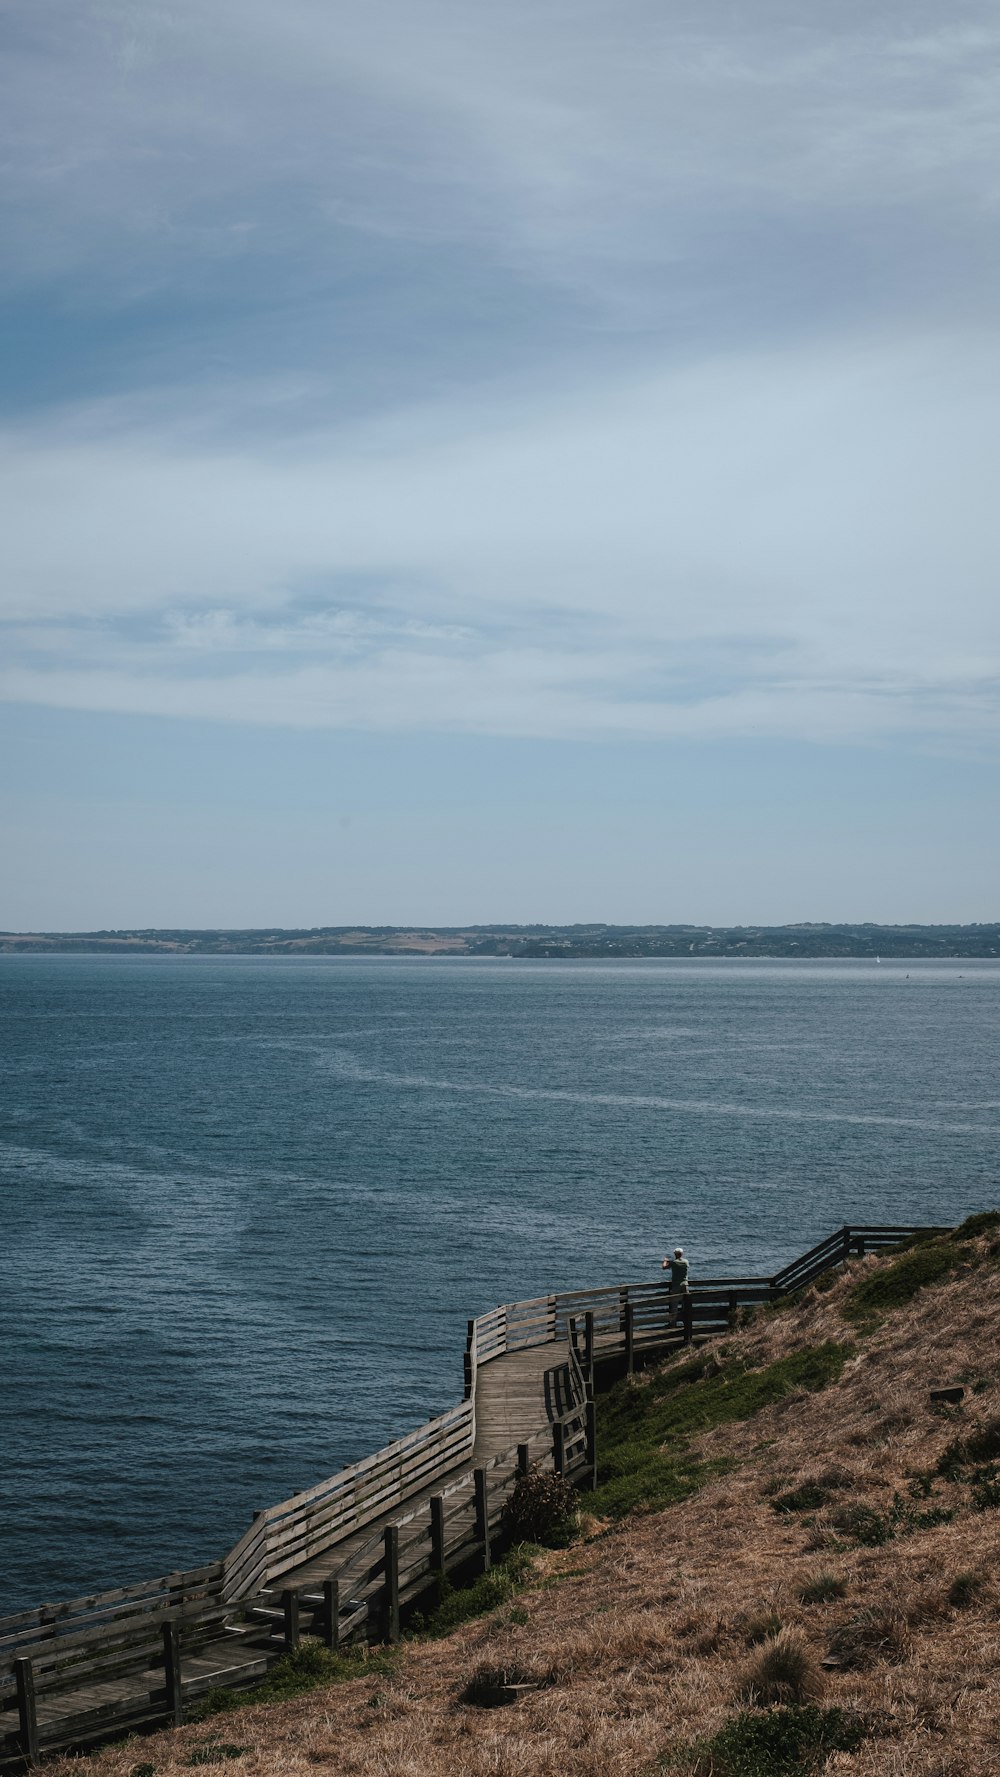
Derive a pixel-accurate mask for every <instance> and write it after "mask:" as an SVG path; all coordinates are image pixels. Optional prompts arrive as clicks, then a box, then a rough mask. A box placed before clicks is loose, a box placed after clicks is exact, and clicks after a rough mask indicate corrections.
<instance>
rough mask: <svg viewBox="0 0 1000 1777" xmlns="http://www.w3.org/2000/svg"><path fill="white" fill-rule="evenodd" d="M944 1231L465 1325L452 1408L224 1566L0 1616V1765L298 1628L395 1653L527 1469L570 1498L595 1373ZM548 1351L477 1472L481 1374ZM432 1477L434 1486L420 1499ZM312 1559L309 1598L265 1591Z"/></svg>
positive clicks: (131, 1719)
mask: <svg viewBox="0 0 1000 1777" xmlns="http://www.w3.org/2000/svg"><path fill="white" fill-rule="evenodd" d="M945 1231H946V1230H944V1229H941V1228H919V1227H915V1226H906V1227H898V1226H897V1227H889V1226H885V1225H865V1226H845V1227H843V1228H841V1229H839V1230H838V1231H837V1233H835V1234H832V1235H830V1236H829V1237H828V1238H827V1239H825V1240H822V1241H820V1242H819V1243H818V1245H816V1246H815V1247H813V1248H811V1249H810V1251H809V1252H807V1253H804V1254H802V1255H801V1257H799V1258H797V1259H795V1260H793V1261H792V1263H791V1264H789V1265H787V1266H785V1267H784V1269H783V1270H781V1271H778V1272H777V1273H775V1275H774V1276H772V1277H767V1278H762V1277H745V1278H706V1279H702V1280H701V1281H700V1282H698V1283H694V1284H692V1286H691V1288H690V1290H689V1291H688V1292H687V1293H686V1294H685V1295H683V1297H682V1298H681V1299H680V1300H678V1299H677V1298H676V1297H672V1296H671V1292H670V1290H669V1286H668V1285H667V1284H666V1283H664V1282H662V1281H655V1282H643V1283H637V1284H620V1285H615V1286H612V1287H610V1288H602V1289H593V1290H575V1291H568V1292H563V1293H560V1294H554V1295H549V1296H539V1297H536V1298H534V1299H532V1300H531V1301H526V1302H516V1303H511V1304H508V1305H507V1306H506V1307H501V1308H495V1309H492V1310H491V1311H490V1312H489V1313H487V1314H483V1315H480V1316H478V1317H477V1318H476V1319H475V1320H471V1321H470V1322H469V1329H468V1339H467V1345H466V1353H465V1398H464V1399H463V1400H462V1401H461V1402H460V1403H459V1405H458V1406H456V1407H453V1408H451V1409H450V1410H449V1411H448V1412H447V1413H442V1414H440V1415H439V1416H438V1417H437V1418H435V1419H432V1420H431V1421H429V1423H428V1424H426V1425H424V1426H421V1427H420V1428H419V1430H417V1431H414V1432H410V1433H408V1434H407V1435H406V1436H405V1437H402V1438H398V1439H397V1440H396V1441H395V1442H394V1443H392V1444H389V1445H388V1446H387V1447H386V1448H385V1449H383V1450H380V1451H378V1452H377V1453H376V1454H375V1455H373V1456H369V1457H365V1458H364V1459H363V1460H362V1461H361V1462H358V1463H354V1464H353V1465H352V1466H351V1467H350V1468H347V1469H343V1470H341V1471H340V1472H339V1473H338V1474H335V1475H332V1476H330V1477H329V1478H328V1479H327V1480H325V1481H320V1482H319V1483H317V1485H316V1486H314V1487H310V1488H308V1489H306V1490H305V1491H304V1492H302V1493H298V1494H295V1495H294V1496H293V1497H292V1498H290V1499H287V1500H284V1501H283V1502H282V1503H281V1504H280V1505H276V1506H271V1507H269V1508H268V1509H267V1510H266V1511H263V1512H259V1513H258V1514H257V1515H256V1516H255V1518H254V1521H253V1523H252V1524H251V1526H250V1528H249V1529H248V1530H247V1532H246V1534H245V1535H244V1536H243V1537H242V1538H241V1539H240V1541H239V1542H238V1543H237V1544H236V1546H235V1547H234V1548H233V1549H231V1550H230V1552H229V1553H228V1554H227V1555H226V1556H225V1557H224V1559H223V1560H222V1561H219V1562H215V1563H214V1564H212V1565H211V1566H209V1567H204V1568H199V1569H197V1570H194V1571H192V1572H189V1573H177V1574H172V1575H168V1576H167V1577H166V1578H164V1579H157V1580H151V1581H148V1582H146V1583H144V1584H139V1585H135V1586H127V1587H123V1588H119V1589H117V1590H115V1591H109V1592H103V1593H99V1594H96V1595H94V1596H92V1597H90V1598H83V1599H77V1600H75V1601H73V1602H71V1603H69V1604H61V1605H47V1606H40V1607H38V1608H37V1609H34V1610H27V1611H21V1612H19V1613H16V1614H15V1615H14V1616H9V1617H4V1618H0V1765H5V1764H7V1763H9V1762H10V1761H11V1759H12V1758H13V1757H15V1756H16V1757H18V1758H20V1759H21V1760H24V1759H27V1760H28V1761H29V1762H33V1761H34V1759H35V1758H37V1757H38V1756H39V1754H40V1752H41V1751H44V1750H50V1749H53V1748H56V1747H65V1746H75V1745H81V1744H88V1743H91V1742H93V1741H94V1740H95V1739H98V1738H102V1737H106V1736H107V1734H109V1733H111V1732H118V1731H119V1730H120V1729H121V1728H125V1727H131V1726H137V1725H142V1724H145V1723H148V1722H150V1721H155V1720H175V1721H179V1720H180V1719H181V1717H182V1713H183V1706H184V1703H185V1701H186V1700H187V1699H188V1698H191V1697H194V1696H196V1695H197V1694H198V1693H199V1691H203V1690H205V1689H206V1688H208V1686H209V1685H212V1684H218V1683H226V1682H227V1681H229V1682H239V1683H242V1682H246V1681H248V1680H250V1679H252V1678H254V1677H255V1676H258V1675H260V1674H263V1673H264V1672H265V1671H266V1670H267V1667H268V1664H269V1663H270V1662H271V1661H273V1659H274V1658H275V1657H276V1656H277V1654H278V1653H279V1652H280V1651H282V1649H284V1648H289V1647H294V1645H295V1644H296V1642H297V1640H298V1638H299V1635H300V1633H301V1631H302V1628H303V1627H308V1628H310V1629H311V1631H312V1632H313V1633H315V1634H318V1635H320V1636H321V1637H322V1638H323V1640H324V1641H325V1642H326V1643H327V1644H328V1645H329V1646H333V1647H335V1646H337V1645H339V1644H340V1643H341V1642H342V1641H343V1640H344V1639H346V1638H349V1637H356V1636H361V1635H364V1636H367V1637H368V1638H372V1637H379V1636H381V1637H382V1638H383V1639H386V1640H394V1639H395V1638H396V1636H397V1635H398V1633H399V1623H400V1612H401V1610H402V1609H403V1608H404V1607H405V1606H406V1605H407V1604H408V1603H410V1602H412V1600H413V1599H415V1598H416V1597H417V1596H418V1595H419V1594H420V1593H422V1592H424V1591H426V1590H427V1588H428V1585H429V1584H430V1583H431V1581H432V1580H433V1578H434V1577H435V1576H445V1575H446V1574H447V1573H449V1572H450V1571H454V1570H456V1569H460V1568H468V1567H469V1566H470V1565H475V1564H477V1563H478V1564H480V1565H481V1566H483V1567H489V1565H490V1563H491V1561H492V1558H493V1553H494V1549H495V1546H496V1542H497V1536H498V1533H499V1531H500V1528H501V1525H502V1520H503V1508H504V1504H505V1501H506V1499H507V1498H508V1496H509V1494H510V1491H511V1489H512V1488H513V1486H514V1485H515V1483H516V1481H517V1478H518V1476H519V1475H520V1474H524V1473H525V1472H526V1471H527V1470H528V1468H529V1467H531V1466H532V1464H535V1463H540V1464H542V1465H544V1466H550V1467H553V1468H554V1469H556V1470H557V1471H559V1472H561V1473H563V1474H565V1475H567V1476H568V1477H570V1478H572V1479H574V1480H575V1481H576V1482H577V1483H578V1484H580V1483H581V1482H586V1481H587V1479H588V1478H590V1479H592V1477H593V1475H594V1472H595V1462H596V1451H595V1430H594V1400H593V1396H594V1383H595V1376H596V1375H597V1374H598V1372H599V1370H600V1369H601V1367H602V1366H605V1365H607V1364H608V1363H613V1364H615V1365H617V1366H619V1367H623V1368H624V1369H625V1370H631V1369H632V1368H633V1367H634V1364H635V1362H636V1360H637V1358H638V1357H639V1356H641V1355H643V1354H648V1353H649V1352H651V1351H662V1350H664V1349H669V1348H670V1347H671V1346H672V1345H680V1344H689V1343H691V1342H692V1341H693V1340H695V1339H698V1338H704V1337H711V1336H713V1335H714V1334H716V1333H718V1332H720V1331H722V1330H724V1329H725V1328H726V1327H727V1326H730V1325H732V1324H733V1321H734V1319H735V1317H736V1315H737V1313H738V1312H739V1310H740V1309H742V1308H746V1307H748V1306H752V1305H754V1304H757V1303H762V1302H768V1301H772V1300H775V1299H777V1298H778V1297H781V1296H785V1295H788V1294H790V1293H792V1292H794V1291H796V1290H798V1289H802V1288H804V1287H806V1285H808V1284H809V1283H810V1282H813V1281H814V1280H815V1279H816V1278H817V1277H818V1276H820V1275H821V1274H822V1273H823V1272H824V1271H827V1270H829V1269H830V1268H831V1266H833V1265H836V1264H838V1263H840V1262H843V1261H846V1260H847V1259H848V1258H850V1257H852V1256H854V1255H859V1256H863V1255H864V1254H865V1253H867V1252H872V1251H877V1250H879V1249H884V1248H886V1247H890V1246H895V1245H898V1244H899V1243H900V1242H901V1241H903V1240H906V1239H907V1238H910V1237H913V1236H918V1235H923V1234H933V1233H942V1232H945ZM546 1344H551V1345H553V1346H554V1347H555V1348H556V1351H557V1352H558V1348H559V1347H562V1355H556V1353H554V1358H555V1361H554V1363H553V1366H552V1369H551V1371H549V1372H548V1381H549V1383H550V1388H549V1423H548V1424H546V1425H545V1426H544V1427H543V1428H535V1429H533V1430H530V1431H529V1434H528V1436H527V1437H526V1438H525V1439H524V1440H523V1441H521V1442H519V1443H517V1444H515V1445H512V1446H511V1448H510V1449H509V1450H505V1451H503V1452H502V1453H501V1454H499V1455H497V1456H495V1457H493V1458H492V1459H491V1460H490V1461H489V1462H487V1463H485V1464H482V1465H480V1466H478V1467H473V1466H472V1465H471V1458H472V1454H473V1451H474V1447H475V1440H476V1393H477V1379H478V1376H479V1373H480V1371H481V1370H482V1368H483V1366H484V1365H485V1364H488V1363H491V1362H493V1361H495V1360H496V1359H497V1358H499V1357H502V1356H504V1355H505V1354H508V1353H511V1352H516V1351H519V1350H523V1349H525V1348H527V1347H531V1346H541V1345H546ZM438 1480H440V1481H442V1485H441V1487H440V1488H439V1489H438V1490H436V1491H433V1492H430V1493H428V1489H429V1488H432V1487H433V1486H434V1483H435V1481H438ZM417 1495H422V1496H423V1497H422V1498H421V1499H419V1500H418V1501H416V1500H415V1496H417ZM409 1500H415V1503H414V1504H413V1505H412V1506H411V1508H410V1509H409V1510H407V1502H408V1501H409ZM367 1525H371V1526H372V1533H371V1535H370V1536H369V1537H368V1538H367V1539H366V1540H365V1541H364V1542H363V1543H362V1545H361V1547H360V1548H356V1549H355V1550H354V1552H353V1553H352V1554H351V1555H350V1556H349V1557H348V1558H347V1559H346V1560H343V1561H342V1562H341V1563H339V1564H338V1563H337V1561H336V1558H335V1551H336V1548H337V1546H338V1545H339V1544H342V1543H343V1542H344V1541H345V1540H346V1539H347V1538H348V1537H353V1536H355V1535H356V1534H357V1533H358V1532H359V1531H361V1530H363V1529H364V1528H365V1527H366V1526H367ZM327 1551H329V1554H330V1565H329V1569H328V1575H327V1577H326V1578H325V1579H324V1580H323V1581H322V1582H321V1583H320V1585H319V1586H307V1587H304V1588H301V1589H295V1588H290V1587H286V1588H285V1589H284V1590H283V1591H282V1590H280V1589H279V1590H276V1582H279V1581H280V1580H281V1579H282V1578H283V1577H285V1576H286V1575H290V1574H291V1573H293V1571H294V1570H295V1569H296V1568H300V1567H302V1566H303V1564H304V1563H306V1562H314V1561H315V1560H316V1559H317V1558H318V1557H320V1556H322V1555H323V1554H325V1553H326V1552H327ZM227 1634H229V1635H230V1636H231V1637H232V1640H231V1643H230V1645H231V1646H232V1656H233V1657H232V1663H231V1665H227V1658H228V1655H227V1654H223V1657H222V1658H221V1659H219V1658H217V1659H215V1660H214V1661H213V1662H212V1669H211V1671H210V1672H207V1673H206V1672H202V1673H201V1674H200V1675H199V1676H198V1677H190V1676H182V1658H183V1656H184V1655H185V1654H189V1653H190V1652H191V1651H193V1650H194V1649H196V1648H198V1647H204V1645H205V1644H206V1642H208V1641H210V1640H211V1639H212V1638H213V1637H214V1638H215V1645H216V1648H218V1645H219V1644H220V1643H221V1642H222V1641H223V1640H224V1638H225V1636H226V1635H227ZM202 1664H203V1665H204V1664H206V1662H205V1661H204V1660H203V1661H202ZM15 1721H16V1723H17V1726H16V1728H15V1727H14V1722H15ZM8 1723H9V1724H10V1726H9V1727H8V1726H7V1724H8Z"/></svg>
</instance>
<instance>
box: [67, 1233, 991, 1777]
mask: <svg viewBox="0 0 1000 1777" xmlns="http://www.w3.org/2000/svg"><path fill="white" fill-rule="evenodd" d="M953 1384H961V1385H963V1386H964V1388H965V1396H964V1399H963V1401H962V1402H961V1404H959V1405H955V1406H951V1405H945V1404H941V1403H933V1402H932V1401H931V1399H930V1390H931V1389H934V1388H938V1387H941V1386H945V1385H953ZM599 1438H600V1446H601V1473H600V1485H599V1488H598V1491H597V1493H596V1494H595V1495H593V1496H592V1498H591V1499H588V1500H587V1501H585V1508H586V1513H587V1514H588V1515H587V1516H585V1519H584V1523H583V1525H582V1528H581V1531H580V1533H579V1535H578V1536H577V1538H576V1540H575V1541H574V1542H573V1543H572V1544H571V1545H570V1546H569V1547H567V1548H564V1549H561V1550H549V1551H544V1552H539V1553H537V1554H536V1555H535V1556H534V1557H533V1558H532V1559H531V1560H530V1561H529V1560H527V1559H524V1560H522V1561H521V1562H520V1564H518V1565H517V1566H516V1567H515V1568H513V1569H512V1570H511V1571H510V1572H508V1573H500V1574H498V1575H496V1576H494V1577H492V1578H491V1579H490V1581H489V1583H488V1585H485V1586H481V1587H480V1588H479V1592H478V1595H477V1598H476V1599H475V1600H473V1601H472V1602H470V1604H469V1606H468V1607H469V1608H472V1607H473V1605H474V1604H476V1603H478V1604H479V1605H480V1606H481V1605H483V1604H484V1603H486V1604H492V1608H490V1609H488V1610H487V1611H486V1613H485V1614H483V1615H480V1616H477V1617H475V1618H473V1619H472V1620H470V1621H467V1622H465V1623H462V1624H460V1626H459V1627H457V1628H455V1629H453V1630H451V1631H450V1632H449V1633H444V1634H442V1633H437V1634H434V1635H422V1636H420V1637H417V1638H414V1639H413V1640H411V1641H409V1642H408V1643H407V1644H405V1645H404V1647H403V1648H402V1649H400V1650H399V1651H398V1654H396V1655H394V1656H392V1657H391V1658H390V1659H389V1660H388V1661H387V1660H386V1657H385V1656H384V1655H383V1654H381V1653H376V1654H375V1655H374V1657H373V1659H372V1661H371V1663H370V1664H366V1663H365V1662H364V1661H363V1660H361V1661H358V1662H355V1663H354V1664H351V1663H344V1664H343V1665H342V1667H341V1668H340V1671H339V1674H336V1675H335V1674H333V1673H331V1674H330V1675H329V1676H330V1678H331V1679H333V1680H335V1681H333V1682H326V1683H322V1684H320V1685H319V1686H318V1687H317V1688H314V1689H312V1690H310V1691H308V1692H307V1693H306V1694H303V1695H301V1696H298V1697H293V1698H291V1699H290V1700H287V1701H284V1702H277V1703H272V1704H270V1705H265V1704H264V1703H262V1702H261V1701H260V1700H259V1694H258V1697H257V1699H256V1700H254V1699H253V1698H251V1700H250V1701H249V1703H247V1704H246V1705H244V1706H243V1707H241V1708H239V1709H238V1710H235V1711H234V1712H232V1713H226V1714H221V1715H216V1716H213V1717H211V1718H210V1719H208V1720H206V1721H204V1722H202V1723H200V1724H197V1725H191V1726H188V1727H185V1728H183V1729H181V1730H179V1731H177V1732H176V1733H169V1734H160V1735H157V1736H155V1737H153V1738H152V1739H149V1740H145V1741H142V1742H131V1743H127V1744H125V1745H121V1746H118V1747H114V1748H110V1749H108V1750H106V1751H105V1752H103V1753H101V1754H100V1755H98V1756H96V1757H95V1758H94V1759H92V1760H90V1761H88V1763H87V1765H86V1767H85V1771H86V1773H87V1777H175V1774H177V1777H179V1774H180V1773H181V1772H182V1771H186V1770H187V1769H188V1768H189V1767H190V1766H192V1765H196V1764H208V1763H225V1764H226V1766H227V1767H228V1769H229V1770H230V1771H231V1772H232V1774H233V1777H242V1773H244V1772H245V1773H247V1774H248V1777H249V1774H250V1773H260V1774H262V1777H263V1774H265V1773H266V1774H268V1777H272V1774H275V1777H276V1774H277V1773H281V1777H316V1774H317V1773H320V1774H321V1773H323V1772H326V1771H329V1772H330V1774H331V1777H333V1773H336V1774H337V1777H361V1774H364V1777H619V1774H621V1777H630V1774H632V1773H636V1774H638V1773H643V1774H645V1777H653V1774H654V1773H658V1772H661V1771H663V1772H668V1773H669V1772H672V1771H676V1772H687V1773H692V1774H694V1777H807V1774H808V1773H812V1772H819V1771H824V1770H825V1771H830V1772H850V1773H857V1774H858V1777H875V1774H876V1773H877V1774H878V1777H986V1774H988V1773H989V1774H995V1773H997V1772H998V1771H1000V1720H998V1711H997V1699H998V1694H1000V1690H998V1686H1000V1559H998V1557H1000V1215H997V1216H992V1217H979V1218H975V1219H974V1220H973V1221H972V1222H970V1223H967V1224H966V1225H965V1227H964V1228H963V1229H961V1230H959V1231H957V1233H956V1234H954V1235H949V1236H947V1237H944V1238H941V1239H936V1240H933V1241H928V1242H925V1243H923V1244H920V1245H917V1246H915V1247H913V1248H911V1249H910V1250H908V1251H906V1252H904V1253H902V1254H900V1255H898V1256H893V1257H891V1258H888V1259H866V1260H859V1261H856V1262H854V1263H852V1264H851V1265H850V1266H849V1268H848V1269H847V1270H846V1272H836V1273H830V1274H829V1275H828V1276H827V1277H826V1278H823V1279H820V1281H819V1283H818V1284H817V1285H815V1286H814V1287H812V1288H811V1289H809V1290H808V1291H806V1292H805V1293H804V1294H803V1295H802V1296H801V1297H800V1298H799V1299H795V1300H792V1301H790V1302H789V1303H787V1304H782V1305H781V1306H780V1307H778V1308H776V1309H773V1310H767V1311H758V1312H757V1313H756V1314H755V1315H747V1316H746V1317H745V1320H744V1324H743V1325H742V1326H740V1327H739V1328H737V1329H736V1330H735V1331H733V1332H732V1333H731V1334H730V1335H729V1336H728V1337H726V1338H724V1339H721V1340H717V1341H715V1342H714V1343H712V1344H710V1345H707V1346H705V1347H704V1348H702V1349H701V1350H700V1351H698V1352H697V1353H696V1354H694V1355H693V1356H690V1357H682V1358H680V1359H677V1360H675V1361H674V1362H672V1363H670V1364H667V1365H664V1366H663V1367H662V1368H660V1369H657V1370H653V1371H650V1372H648V1373H646V1374H645V1375H643V1376H641V1377H639V1378H637V1379H635V1380H633V1382H631V1383H630V1384H621V1385H619V1387H618V1388H617V1389H616V1390H615V1391H613V1392H612V1393H611V1394H610V1395H608V1396H606V1397H604V1398H603V1399H602V1401H601V1407H600V1424H599ZM461 1614H462V1613H461V1609H459V1610H457V1611H454V1610H453V1611H452V1616H453V1617H454V1616H459V1615H461ZM446 1620H447V1619H446ZM324 1658H327V1656H323V1657H322V1658H321V1657H320V1655H319V1654H318V1653H317V1654H316V1655H314V1656H313V1655H310V1653H309V1652H308V1651H307V1652H306V1653H305V1654H304V1655H303V1656H302V1657H301V1660H300V1662H299V1663H300V1667H302V1668H305V1667H308V1665H309V1664H310V1660H312V1661H313V1663H314V1664H315V1665H316V1666H318V1667H320V1668H321V1667H322V1665H323V1659H324ZM500 1674H506V1675H507V1677H508V1678H511V1677H515V1678H516V1677H518V1676H519V1677H520V1678H521V1680H523V1681H525V1682H535V1683H536V1684H537V1685H538V1688H537V1689H534V1690H530V1691H527V1692H525V1693H524V1695H523V1696H522V1697H521V1699H520V1700H519V1701H518V1702H517V1703H516V1704H514V1705H513V1706H510V1707H506V1708H490V1707H482V1706H479V1704H477V1702H476V1701H474V1700H470V1698H476V1697H480V1698H482V1697H488V1695H489V1692H488V1691H487V1690H484V1689H483V1680H484V1677H485V1678H491V1677H492V1678H496V1677H497V1676H498V1675H500ZM301 1681H302V1682H303V1683H305V1682H307V1681H308V1679H307V1675H305V1674H303V1676H302V1680H301ZM290 1682H291V1685H292V1686H294V1683H295V1682H297V1681H296V1679H295V1675H294V1673H293V1674H291V1675H290ZM470 1686H471V1690H470ZM65 1768H66V1770H67V1771H68V1770H69V1768H70V1765H69V1764H68V1763H67V1764H66V1766H65ZM73 1769H75V1770H76V1771H77V1772H78V1773H79V1770H80V1766H79V1763H78V1762H75V1763H74V1765H73Z"/></svg>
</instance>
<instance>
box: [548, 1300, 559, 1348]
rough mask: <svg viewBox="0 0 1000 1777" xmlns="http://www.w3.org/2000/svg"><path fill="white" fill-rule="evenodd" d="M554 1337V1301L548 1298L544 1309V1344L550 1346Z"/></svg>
mask: <svg viewBox="0 0 1000 1777" xmlns="http://www.w3.org/2000/svg"><path fill="white" fill-rule="evenodd" d="M555 1336H556V1299H555V1296H550V1297H549V1299H548V1303H547V1304H546V1309H545V1343H546V1344H547V1345H548V1344H551V1342H552V1340H553V1339H554V1338H555Z"/></svg>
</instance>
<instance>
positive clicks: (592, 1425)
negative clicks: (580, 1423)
mask: <svg viewBox="0 0 1000 1777" xmlns="http://www.w3.org/2000/svg"><path fill="white" fill-rule="evenodd" d="M587 1467H588V1468H589V1470H590V1485H591V1486H592V1487H596V1486H597V1402H596V1401H595V1399H594V1397H593V1395H591V1396H590V1399H589V1400H588V1402H587Z"/></svg>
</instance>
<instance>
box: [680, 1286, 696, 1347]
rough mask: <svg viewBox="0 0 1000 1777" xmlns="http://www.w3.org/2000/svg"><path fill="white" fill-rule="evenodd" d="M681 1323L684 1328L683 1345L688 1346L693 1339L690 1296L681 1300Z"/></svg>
mask: <svg viewBox="0 0 1000 1777" xmlns="http://www.w3.org/2000/svg"><path fill="white" fill-rule="evenodd" d="M681 1321H682V1323H683V1327H684V1343H685V1345H690V1343H691V1340H692V1338H693V1337H694V1303H693V1301H692V1300H691V1297H690V1296H684V1297H682V1299H681Z"/></svg>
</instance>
